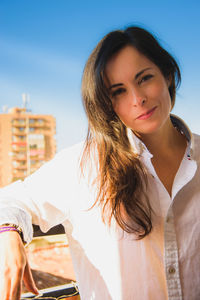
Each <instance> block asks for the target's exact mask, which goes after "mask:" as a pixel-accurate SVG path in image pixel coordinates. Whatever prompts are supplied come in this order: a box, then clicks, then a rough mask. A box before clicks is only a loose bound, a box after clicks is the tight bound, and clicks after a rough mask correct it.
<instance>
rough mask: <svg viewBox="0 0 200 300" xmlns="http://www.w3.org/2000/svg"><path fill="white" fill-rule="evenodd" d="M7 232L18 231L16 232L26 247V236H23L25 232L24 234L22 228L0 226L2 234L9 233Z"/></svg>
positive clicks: (9, 225)
mask: <svg viewBox="0 0 200 300" xmlns="http://www.w3.org/2000/svg"><path fill="white" fill-rule="evenodd" d="M7 231H16V232H18V233H19V235H20V237H21V239H22V242H23V244H24V245H25V244H26V242H25V241H24V236H23V232H22V229H21V227H19V226H17V225H15V224H2V225H0V233H3V232H7Z"/></svg>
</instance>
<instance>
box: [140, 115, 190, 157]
mask: <svg viewBox="0 0 200 300" xmlns="http://www.w3.org/2000/svg"><path fill="white" fill-rule="evenodd" d="M139 138H140V139H141V140H142V141H143V143H144V144H145V145H146V147H147V148H148V150H149V151H150V152H151V154H153V156H154V157H156V156H158V155H159V156H165V155H166V154H167V155H169V154H170V153H173V151H174V149H177V148H179V149H180V148H181V149H185V148H186V145H187V141H186V138H185V136H183V135H182V134H181V133H180V132H179V131H178V130H177V129H176V128H175V127H174V126H173V124H172V123H171V120H170V118H169V119H168V120H167V122H166V123H165V125H163V127H162V128H160V130H158V131H156V132H155V133H151V134H144V135H140V136H139Z"/></svg>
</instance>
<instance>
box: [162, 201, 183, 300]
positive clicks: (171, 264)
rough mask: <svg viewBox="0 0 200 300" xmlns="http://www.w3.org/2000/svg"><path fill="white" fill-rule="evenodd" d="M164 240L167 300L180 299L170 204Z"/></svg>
mask: <svg viewBox="0 0 200 300" xmlns="http://www.w3.org/2000/svg"><path fill="white" fill-rule="evenodd" d="M164 242H165V259H164V263H165V273H166V281H167V289H168V299H169V300H182V291H181V282H180V273H179V264H178V247H177V240H176V232H175V226H174V215H173V210H172V206H170V208H169V210H168V214H167V216H166V219H165V227H164Z"/></svg>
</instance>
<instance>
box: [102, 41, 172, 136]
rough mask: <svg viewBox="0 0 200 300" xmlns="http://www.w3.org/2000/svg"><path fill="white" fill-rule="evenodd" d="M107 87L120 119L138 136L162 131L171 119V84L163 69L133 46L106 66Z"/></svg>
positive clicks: (118, 54)
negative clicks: (162, 71)
mask: <svg viewBox="0 0 200 300" xmlns="http://www.w3.org/2000/svg"><path fill="white" fill-rule="evenodd" d="M105 84H106V86H107V87H108V89H109V94H110V98H111V101H112V105H113V109H114V111H115V113H116V114H117V115H118V117H119V118H120V120H121V121H122V122H123V123H124V124H125V125H126V126H127V127H129V128H131V129H132V130H133V131H135V132H136V133H138V134H139V135H144V134H151V133H154V132H157V131H158V130H161V129H162V128H163V126H164V125H166V124H167V123H168V122H166V121H167V120H169V114H170V111H171V98H170V95H169V90H168V85H169V82H168V80H166V79H165V78H164V76H163V75H162V73H161V71H160V69H159V68H158V67H157V66H156V65H155V64H154V63H153V62H152V61H150V60H149V59H148V58H147V57H146V56H144V55H142V54H141V53H140V52H139V51H137V50H136V49H135V48H133V47H132V46H126V47H125V48H123V49H122V50H120V51H119V52H118V53H116V54H115V55H114V56H113V57H111V59H110V60H109V61H108V63H107V64H106V68H105Z"/></svg>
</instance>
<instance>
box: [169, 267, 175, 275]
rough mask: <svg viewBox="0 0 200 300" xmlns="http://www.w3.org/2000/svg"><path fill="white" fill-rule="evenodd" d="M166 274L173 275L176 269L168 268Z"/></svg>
mask: <svg viewBox="0 0 200 300" xmlns="http://www.w3.org/2000/svg"><path fill="white" fill-rule="evenodd" d="M168 272H169V274H174V273H176V269H175V268H174V267H169V270H168Z"/></svg>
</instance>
